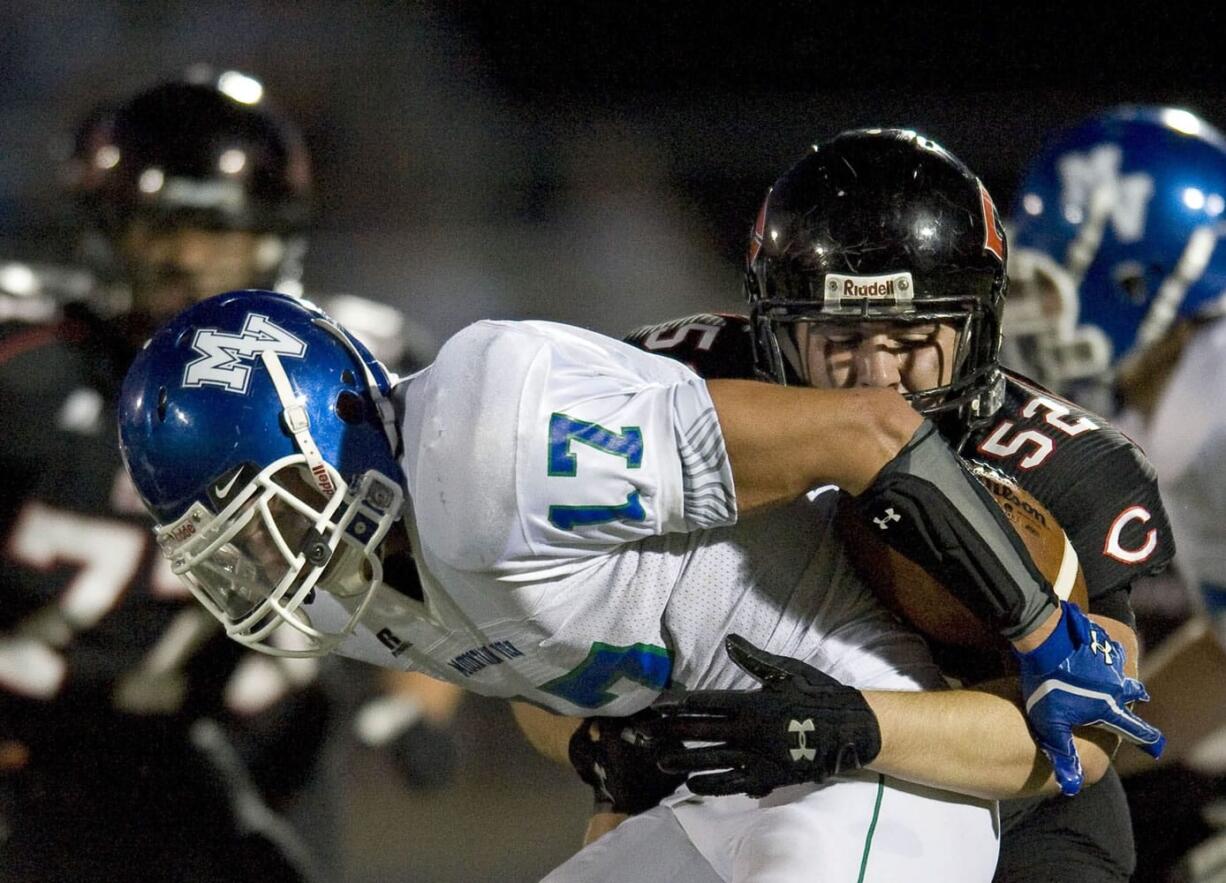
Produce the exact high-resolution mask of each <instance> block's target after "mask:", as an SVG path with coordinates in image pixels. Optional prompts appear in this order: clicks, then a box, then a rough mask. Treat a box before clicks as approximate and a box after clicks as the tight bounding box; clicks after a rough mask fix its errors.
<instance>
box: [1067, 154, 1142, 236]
mask: <svg viewBox="0 0 1226 883" xmlns="http://www.w3.org/2000/svg"><path fill="white" fill-rule="evenodd" d="M1122 162H1123V151H1122V150H1121V149H1120V146H1119V145H1118V144H1099V145H1098V146H1097V147H1095V148H1093V149H1092V150H1090V151H1088V152H1086V153H1068V154H1065V155H1064V156H1062V157H1060V160H1059V161H1058V162H1057V164H1056V166H1057V168H1058V169H1059V170H1060V183H1061V185H1062V186H1063V188H1064V190H1063V193H1062V194H1061V201H1062V203H1063V211H1064V215H1065V220H1067V221H1068V222H1069V223H1070V224H1081V223H1083V222H1089V223H1090V224H1091V225H1092V226H1094V227H1095V228H1096V229H1097V230H1100V231H1101V230H1102V228H1103V226H1105V224H1106V221H1107V220H1108V219H1110V221H1111V226H1112V228H1113V229H1114V231H1115V238H1116V239H1118V240H1119V241H1120V242H1137V241H1138V240H1140V238H1141V237H1142V236H1144V235H1145V214H1146V211H1147V210H1148V208H1149V201H1150V199H1151V198H1152V197H1153V195H1154V179H1153V177H1152V176H1150V175H1148V174H1146V173H1144V172H1133V173H1132V174H1129V175H1121V174H1120V165H1121V164H1122Z"/></svg>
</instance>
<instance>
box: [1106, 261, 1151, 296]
mask: <svg viewBox="0 0 1226 883" xmlns="http://www.w3.org/2000/svg"><path fill="white" fill-rule="evenodd" d="M1111 275H1112V276H1113V277H1114V278H1115V284H1116V285H1118V286H1119V291H1120V293H1121V294H1122V295H1123V297H1124V300H1125V301H1126V302H1127V303H1129V304H1131V305H1133V306H1141V305H1143V304H1144V303H1146V301H1148V300H1149V294H1150V292H1149V282H1148V280H1147V279H1146V272H1145V267H1144V266H1142V265H1141V264H1139V263H1137V262H1136V261H1125V262H1124V263H1122V264H1120V265H1118V266H1117V267H1116V268H1115V269H1114V270H1112V272H1111Z"/></svg>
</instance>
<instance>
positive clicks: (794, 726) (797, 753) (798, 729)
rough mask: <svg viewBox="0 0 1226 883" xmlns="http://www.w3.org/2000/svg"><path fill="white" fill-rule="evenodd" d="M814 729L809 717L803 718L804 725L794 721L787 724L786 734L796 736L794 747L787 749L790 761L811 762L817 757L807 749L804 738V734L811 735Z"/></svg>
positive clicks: (813, 750)
mask: <svg viewBox="0 0 1226 883" xmlns="http://www.w3.org/2000/svg"><path fill="white" fill-rule="evenodd" d="M814 729H815V727H814V726H813V718H811V717H808V718H805V721H804V723H801V722H800V721H798V720H795V719H793V720H791V721H789V722H788V732H789V733H795V734H796V747H795V748H791V749H789V752H790V753H791V755H792V760H796V761H800V760H813V758H815V757H817V751H816V750H815V749H813V748H810V747H809V742H808V740H807V739H806V738H805V734H806V733H812V732H813V730H814Z"/></svg>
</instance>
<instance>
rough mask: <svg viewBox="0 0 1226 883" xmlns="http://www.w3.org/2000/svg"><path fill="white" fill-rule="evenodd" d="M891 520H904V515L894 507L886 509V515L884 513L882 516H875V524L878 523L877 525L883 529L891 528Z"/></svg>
mask: <svg viewBox="0 0 1226 883" xmlns="http://www.w3.org/2000/svg"><path fill="white" fill-rule="evenodd" d="M891 521H902V516H901V515H899V514H898V513H897V512H895V511H894V508H893V507H890V508H889V509H886V510H885V515H883V516H882V517H881V518H874V519H873V524H875V525H877V527H879V528H881V529H882V530H886V529H887V528H889V526H890V522H891Z"/></svg>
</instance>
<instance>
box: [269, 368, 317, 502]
mask: <svg viewBox="0 0 1226 883" xmlns="http://www.w3.org/2000/svg"><path fill="white" fill-rule="evenodd" d="M260 358H261V359H263V360H264V367H265V368H267V369H268V376H269V377H270V378H272V385H273V388H274V389H276V391H277V398H278V399H280V400H281V417H282V419H283V420H284V421H285V427H286V428H287V429H288V430H289V431H290V434H291V435H293V437H294V443H295V444H297V445H298V450H299V451H300V452H301V453H302V456H303V457H305V458H306V463H307V469H308V470H309V471H310V473H311V483H312V484H314V485H315V487H316V489H318V490H319V492H320V493H321V494H323V495H324V496H325V497H328V498H329V499H331V498H332V497H333V496H334V495H335V494H336V483H335V482H334V481H333V480H332V476H331V475H329V474H328V468H327V466H325V465H324V458H323V455H322V454H320V453H319V445H317V444H315V439H314V438H313V437H312V436H311V419H310V417H308V416H307V412H306V408H305V407H304V406H303V404H302V402H300V401H299V400H298V398H297V396H295V395H294V391H293V389H292V388H291V387H290V385H289V376H288V375H287V374H286V373H285V368H284V367H283V366H282V365H281V360H280V359H279V358H278V357H277V354H276V353H274V352H273V351H272V350H267V349H266V350H264V351H263V352H262V353H260Z"/></svg>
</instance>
